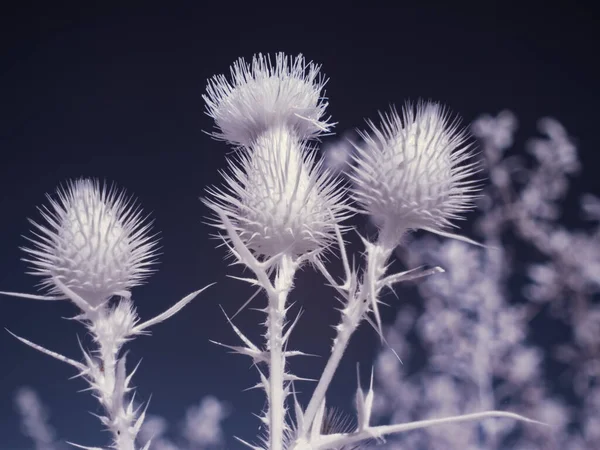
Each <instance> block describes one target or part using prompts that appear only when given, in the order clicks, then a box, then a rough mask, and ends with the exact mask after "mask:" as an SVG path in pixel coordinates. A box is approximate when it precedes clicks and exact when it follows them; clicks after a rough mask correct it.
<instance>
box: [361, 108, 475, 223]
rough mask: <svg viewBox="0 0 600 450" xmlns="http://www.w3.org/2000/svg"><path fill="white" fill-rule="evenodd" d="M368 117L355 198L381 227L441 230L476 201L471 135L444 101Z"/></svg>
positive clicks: (362, 135) (363, 135) (363, 134)
mask: <svg viewBox="0 0 600 450" xmlns="http://www.w3.org/2000/svg"><path fill="white" fill-rule="evenodd" d="M380 117H381V127H380V128H377V127H376V126H375V125H374V124H373V122H371V121H368V122H367V123H368V125H369V127H370V128H371V133H366V132H363V133H361V137H362V138H363V139H364V143H363V145H361V146H360V148H358V147H357V153H356V156H355V157H354V160H355V163H356V166H355V168H354V171H353V173H352V175H351V178H352V180H353V181H354V189H353V196H354V199H355V200H356V201H357V202H358V203H359V204H360V205H362V209H363V211H364V212H365V213H366V214H370V215H371V216H372V218H373V219H374V221H375V223H376V224H377V225H378V226H380V227H381V228H387V229H388V230H390V231H392V232H402V231H405V230H408V229H430V230H438V231H439V230H441V229H443V228H445V227H448V226H452V223H451V222H450V221H451V220H452V219H459V218H460V214H461V213H462V212H464V211H466V210H468V209H470V208H471V206H472V201H473V199H474V198H475V195H474V192H475V191H476V190H477V187H476V186H474V184H473V183H474V182H473V181H469V178H470V177H471V176H472V175H473V174H474V173H476V172H477V165H476V163H472V162H469V159H470V158H471V157H472V152H471V147H470V145H469V144H468V143H467V142H466V141H467V139H468V135H467V133H466V131H465V130H463V129H461V128H459V121H458V120H457V119H453V120H451V118H450V114H449V113H448V112H447V111H446V110H445V109H444V108H443V107H442V106H441V105H439V104H437V103H431V102H426V103H425V102H421V103H419V104H417V106H416V108H415V107H414V106H413V105H411V104H406V105H405V107H404V109H403V113H402V117H400V116H399V115H398V113H397V111H396V110H395V109H392V111H391V113H390V114H380Z"/></svg>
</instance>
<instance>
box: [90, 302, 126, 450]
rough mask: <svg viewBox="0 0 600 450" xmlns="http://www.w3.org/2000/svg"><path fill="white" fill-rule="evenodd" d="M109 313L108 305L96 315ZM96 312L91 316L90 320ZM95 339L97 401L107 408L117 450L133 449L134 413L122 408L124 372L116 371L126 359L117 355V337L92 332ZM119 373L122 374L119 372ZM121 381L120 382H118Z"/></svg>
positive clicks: (94, 319) (124, 386) (124, 385)
mask: <svg viewBox="0 0 600 450" xmlns="http://www.w3.org/2000/svg"><path fill="white" fill-rule="evenodd" d="M106 314H111V311H110V310H108V309H101V310H99V311H98V315H106ZM98 318H99V316H97V317H95V318H90V320H91V321H92V322H94V321H96V320H97V319H98ZM94 334H95V337H96V339H97V341H98V347H99V348H98V351H97V353H98V355H99V356H100V360H101V364H102V370H101V371H100V372H99V373H98V375H97V376H96V377H95V378H96V380H95V381H96V383H97V384H98V385H99V387H100V389H99V393H100V396H99V401H100V403H101V404H102V406H103V407H104V409H105V410H106V414H107V416H108V419H109V421H110V423H109V424H108V425H107V428H108V429H109V430H110V432H111V433H112V435H113V441H114V446H115V448H116V449H118V450H135V432H134V433H133V434H132V431H133V430H134V423H133V422H134V421H135V416H134V415H132V414H128V412H127V411H126V408H125V395H126V393H127V385H126V384H127V383H126V377H125V374H124V373H123V374H117V370H118V369H117V367H118V365H120V364H124V363H125V361H121V359H119V357H118V354H119V351H120V348H121V345H122V342H120V339H119V337H117V336H110V335H105V334H104V333H99V332H95V333H94ZM119 375H121V376H119ZM119 384H121V385H119Z"/></svg>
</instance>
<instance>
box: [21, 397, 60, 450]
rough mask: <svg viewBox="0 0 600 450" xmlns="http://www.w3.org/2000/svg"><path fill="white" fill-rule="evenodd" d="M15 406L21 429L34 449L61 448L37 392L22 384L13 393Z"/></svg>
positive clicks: (50, 449)
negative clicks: (19, 417) (31, 442)
mask: <svg viewBox="0 0 600 450" xmlns="http://www.w3.org/2000/svg"><path fill="white" fill-rule="evenodd" d="M14 401H15V406H16V409H17V411H18V412H19V415H20V416H21V431H22V432H23V434H24V435H25V436H27V437H29V438H30V439H31V440H32V441H33V444H34V445H35V449H36V450H62V449H63V448H64V446H63V445H62V443H61V442H60V441H59V440H58V439H57V437H56V432H55V431H54V428H52V426H50V424H49V423H48V419H49V417H50V414H49V413H48V411H47V409H46V408H45V406H44V405H43V404H42V402H41V400H40V398H39V396H38V395H37V393H36V392H35V391H34V390H33V389H31V388H30V387H27V386H23V387H21V388H19V389H18V390H17V392H16V394H15V400H14Z"/></svg>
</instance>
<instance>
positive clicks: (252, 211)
mask: <svg viewBox="0 0 600 450" xmlns="http://www.w3.org/2000/svg"><path fill="white" fill-rule="evenodd" d="M271 131H272V132H270V133H265V134H263V135H261V136H260V137H259V138H258V139H257V141H256V143H255V144H254V145H253V146H252V148H251V149H250V151H244V152H239V153H238V154H237V155H238V156H237V162H234V161H231V160H230V161H229V168H230V172H231V173H230V174H227V173H224V174H223V176H224V178H225V189H224V190H219V189H209V194H210V195H211V197H212V198H211V199H209V200H208V201H207V203H208V204H209V206H213V207H215V206H216V207H218V208H220V209H221V210H222V211H224V212H225V213H226V214H227V215H228V216H229V217H230V219H231V220H232V223H233V224H234V225H235V227H236V228H237V232H238V234H239V235H240V237H241V238H242V240H243V241H244V243H245V244H246V245H247V246H248V248H250V249H251V250H253V251H254V252H255V253H257V254H259V255H261V256H267V257H269V256H275V255H277V254H280V253H286V254H288V255H292V256H299V255H303V254H306V253H308V252H310V251H313V250H316V249H318V248H320V247H323V246H325V245H327V244H328V243H329V242H330V241H331V239H332V237H333V236H334V233H335V226H336V224H337V223H338V222H340V221H342V220H344V219H345V218H346V217H347V216H348V209H347V206H346V203H345V200H344V190H343V189H342V187H341V186H340V183H339V182H338V180H337V179H335V178H334V177H333V176H332V175H330V173H329V172H328V171H326V170H323V168H322V163H321V162H320V161H319V162H317V161H315V154H314V152H312V151H311V150H310V149H309V148H308V147H307V146H306V145H305V144H304V143H302V142H300V141H299V140H298V139H297V138H296V137H295V136H294V135H292V134H290V133H288V132H286V131H285V130H282V129H277V130H271Z"/></svg>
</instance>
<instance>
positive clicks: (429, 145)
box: [204, 54, 533, 450]
mask: <svg viewBox="0 0 600 450" xmlns="http://www.w3.org/2000/svg"><path fill="white" fill-rule="evenodd" d="M319 71H320V67H319V66H317V65H315V64H313V63H306V62H305V60H304V58H303V57H302V56H301V55H300V56H298V57H296V58H290V57H286V56H285V55H283V54H278V55H277V56H276V58H275V62H274V63H272V61H271V59H270V58H269V57H266V56H263V55H258V56H255V57H254V58H253V60H252V62H251V63H247V62H245V61H244V60H243V59H240V60H238V61H237V62H236V63H235V64H234V65H233V67H232V69H231V80H228V79H227V78H226V77H225V76H223V75H218V76H215V77H214V78H212V79H211V80H209V83H208V89H207V93H206V95H205V97H204V98H205V100H206V104H207V113H208V114H209V115H210V116H211V117H213V118H214V119H215V124H216V128H217V131H216V132H215V133H213V135H214V137H216V138H217V139H221V140H224V141H226V142H228V143H230V144H231V145H233V146H234V147H235V152H234V154H233V155H234V156H233V157H231V158H230V159H229V170H228V171H225V172H223V173H222V176H223V180H224V187H213V188H209V189H208V194H207V197H206V198H205V199H204V203H205V204H206V205H208V207H209V208H210V209H211V210H212V211H213V213H214V215H213V216H212V219H213V221H214V225H215V226H216V227H218V229H219V230H220V231H221V235H220V236H221V238H222V240H223V242H224V244H225V245H226V246H227V248H228V249H229V251H230V254H231V256H232V257H233V259H234V262H235V263H239V264H241V265H243V266H245V267H247V268H248V269H249V270H250V271H251V272H252V274H253V276H251V277H247V278H241V280H242V281H245V282H247V283H249V284H250V285H252V286H254V287H256V288H257V289H258V291H260V292H263V293H264V294H266V297H267V304H266V306H264V307H263V308H262V309H261V310H262V311H263V312H264V313H265V315H266V320H265V322H264V325H265V330H264V338H265V343H264V344H263V345H257V344H255V343H254V342H252V341H251V340H250V339H248V338H247V337H246V336H245V334H244V333H243V331H242V330H240V329H239V328H238V327H237V326H235V325H234V324H233V323H232V321H231V319H230V318H229V317H228V321H229V323H230V324H231V326H232V328H233V330H234V331H235V333H236V334H237V335H238V336H239V338H240V339H241V340H242V342H243V345H242V346H230V345H224V344H221V345H224V346H225V347H228V348H230V349H232V350H234V351H235V352H237V353H239V354H243V355H247V356H249V357H250V358H251V359H252V361H253V363H254V364H255V365H256V367H257V369H258V372H259V377H260V382H259V383H258V387H260V388H262V389H263V390H264V391H265V395H266V397H267V402H266V404H267V406H266V410H265V411H263V414H262V416H261V419H262V421H263V422H264V424H265V428H266V436H261V437H260V438H261V439H262V443H261V444H257V445H255V444H250V443H247V445H249V446H250V447H252V448H255V449H263V448H265V449H270V450H282V449H294V450H301V449H335V448H341V447H344V446H350V445H354V444H358V443H360V442H364V441H366V440H369V439H374V438H383V437H384V436H386V435H389V434H394V433H400V432H403V431H408V430H415V429H420V428H425V427H431V426H434V425H437V424H444V423H457V422H462V421H468V420H478V419H484V418H489V417H505V418H512V419H519V420H523V421H530V422H533V421H531V420H529V419H527V418H525V417H522V416H519V415H516V414H512V413H507V412H501V411H485V412H479V413H474V414H466V415H459V416H451V417H445V418H438V419H429V420H427V419H426V420H419V421H415V422H409V423H399V424H394V425H386V426H373V425H371V420H370V418H371V412H372V407H373V402H374V393H373V381H372V380H373V376H371V381H370V384H369V388H368V389H367V390H366V391H363V387H362V386H361V383H360V380H358V389H357V394H356V407H357V421H356V428H355V429H354V430H353V431H350V432H337V433H332V432H324V431H323V430H324V428H325V429H326V428H327V427H323V421H324V417H325V416H326V415H325V411H326V401H325V400H326V399H325V397H326V393H327V390H328V387H329V385H330V383H331V381H332V378H333V376H334V374H335V371H336V369H337V367H338V365H339V363H340V361H341V359H342V356H343V354H344V352H345V350H346V348H347V345H348V342H349V340H350V337H351V336H352V334H353V333H354V332H355V331H356V329H357V328H358V326H359V325H360V324H361V323H362V322H364V321H366V322H368V323H370V324H371V325H372V326H373V327H374V328H375V329H376V330H377V332H378V333H379V334H380V335H381V333H382V331H381V327H382V325H381V318H380V314H379V305H380V303H381V300H380V297H381V293H382V291H383V290H384V289H386V288H387V289H393V287H394V286H395V285H397V284H398V283H400V282H402V281H407V280H415V279H419V278H422V277H426V276H429V275H433V274H435V273H436V272H442V271H443V269H442V268H441V267H434V268H428V269H426V268H422V267H419V268H415V269H411V270H408V271H405V272H400V273H392V274H389V273H388V267H389V264H390V260H391V257H392V253H393V251H394V249H395V248H396V247H397V246H398V245H399V244H400V243H401V241H402V239H403V237H404V236H405V234H406V233H407V232H409V231H410V230H414V229H422V230H427V231H431V232H434V233H437V234H440V235H442V236H449V237H453V238H458V239H461V240H464V241H468V242H472V241H470V240H468V239H466V238H463V237H461V236H459V235H456V234H454V233H450V232H449V231H447V229H448V228H449V227H450V226H452V222H451V221H452V220H454V219H459V218H460V217H461V214H462V213H463V212H464V211H466V210H467V209H469V208H470V207H471V203H472V201H473V199H474V196H475V193H476V186H475V184H474V183H476V181H472V180H471V178H472V175H473V174H474V173H475V172H476V170H477V166H476V164H475V163H471V162H470V158H471V156H472V151H471V147H470V145H469V144H468V142H467V138H468V135H467V133H466V131H464V130H462V129H461V128H460V127H459V123H458V121H457V120H451V119H450V116H449V114H448V113H447V112H446V111H445V110H444V109H443V108H442V107H441V106H440V105H438V104H435V103H419V104H418V105H417V106H416V110H415V108H414V107H413V106H411V105H407V106H406V107H405V109H404V114H403V117H402V118H400V116H399V115H398V114H397V113H396V112H395V110H392V113H391V114H390V115H383V116H382V126H381V129H379V128H377V127H376V126H374V125H373V124H372V122H368V124H369V125H370V132H362V133H361V136H362V137H363V140H364V145H361V146H356V152H355V155H354V156H353V158H352V160H353V162H354V167H353V168H352V169H351V176H350V178H351V180H352V186H351V187H350V188H349V187H348V186H347V185H345V184H344V183H343V182H342V181H340V180H339V179H337V178H335V177H334V175H332V174H331V173H330V172H329V171H328V170H327V169H325V168H324V166H323V164H322V162H321V161H320V160H319V159H318V158H317V156H316V154H315V151H316V149H315V148H314V147H311V146H310V144H309V141H310V140H315V139H316V138H318V137H319V136H320V135H321V134H323V133H325V132H329V131H330V129H331V127H332V124H331V123H330V122H329V121H328V120H324V119H323V117H324V114H325V107H326V105H327V104H326V102H325V101H324V94H323V93H322V90H323V87H324V84H325V82H324V81H323V79H324V78H323V77H321V76H320V74H319ZM349 194H350V195H349ZM352 200H354V201H355V202H356V204H358V206H359V207H358V208H357V207H355V206H352V205H351V201H352ZM356 212H361V213H365V214H368V215H370V216H371V217H372V219H373V220H374V222H375V223H376V225H377V226H378V237H377V239H376V241H375V242H371V241H369V240H367V239H364V238H363V239H362V241H363V244H364V246H365V252H364V266H363V268H362V269H360V268H356V267H354V266H353V265H352V266H351V264H350V260H351V259H350V258H349V257H348V254H347V252H346V248H345V242H344V237H343V233H344V232H345V226H344V225H343V222H344V221H345V220H346V219H347V218H349V217H350V216H351V215H352V214H353V213H356ZM334 244H335V245H337V247H338V250H339V256H340V260H341V263H342V266H343V270H344V279H343V280H342V281H341V282H340V281H336V279H335V278H334V277H333V276H332V275H331V273H330V272H329V269H328V268H327V266H326V256H327V255H328V254H331V253H332V252H333V250H332V247H333V246H334ZM305 264H311V265H312V266H313V267H315V268H316V269H317V270H318V271H319V272H320V273H321V274H322V275H323V276H324V278H325V279H326V281H327V282H328V283H329V284H330V285H331V286H332V287H333V289H334V290H335V291H336V294H337V296H338V297H339V298H340V300H341V302H342V307H341V308H340V312H341V318H340V321H339V323H338V324H337V325H336V326H335V330H336V336H335V338H334V340H333V343H332V347H331V349H330V354H329V358H328V360H327V362H326V364H325V367H324V369H323V372H322V373H321V375H320V377H319V379H318V381H317V384H316V387H315V389H314V391H313V393H312V396H311V397H310V400H309V402H308V404H307V405H306V407H303V406H302V405H300V403H299V402H298V400H297V398H296V395H295V388H294V386H295V383H296V382H300V381H304V380H302V379H301V378H299V377H298V376H296V375H294V374H293V373H291V372H290V371H289V370H288V368H287V364H286V363H287V358H289V357H292V356H303V355H304V353H303V352H301V351H299V350H289V349H288V348H287V343H288V340H289V337H290V335H291V333H292V332H293V331H294V329H295V327H296V326H297V325H298V324H299V316H296V317H293V318H292V317H289V316H288V312H289V303H288V297H289V294H290V292H291V291H292V289H293V287H294V285H293V282H294V276H295V273H296V271H297V270H298V268H299V267H301V266H302V265H305ZM253 298H256V296H254V297H252V298H251V300H252V299H253ZM244 306H245V305H244ZM242 308H243V307H242ZM238 312H239V311H238ZM289 397H291V399H290V398H289ZM292 404H293V414H292V413H291V409H292V407H291V406H292ZM242 442H245V441H242ZM245 443H246V442H245Z"/></svg>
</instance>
